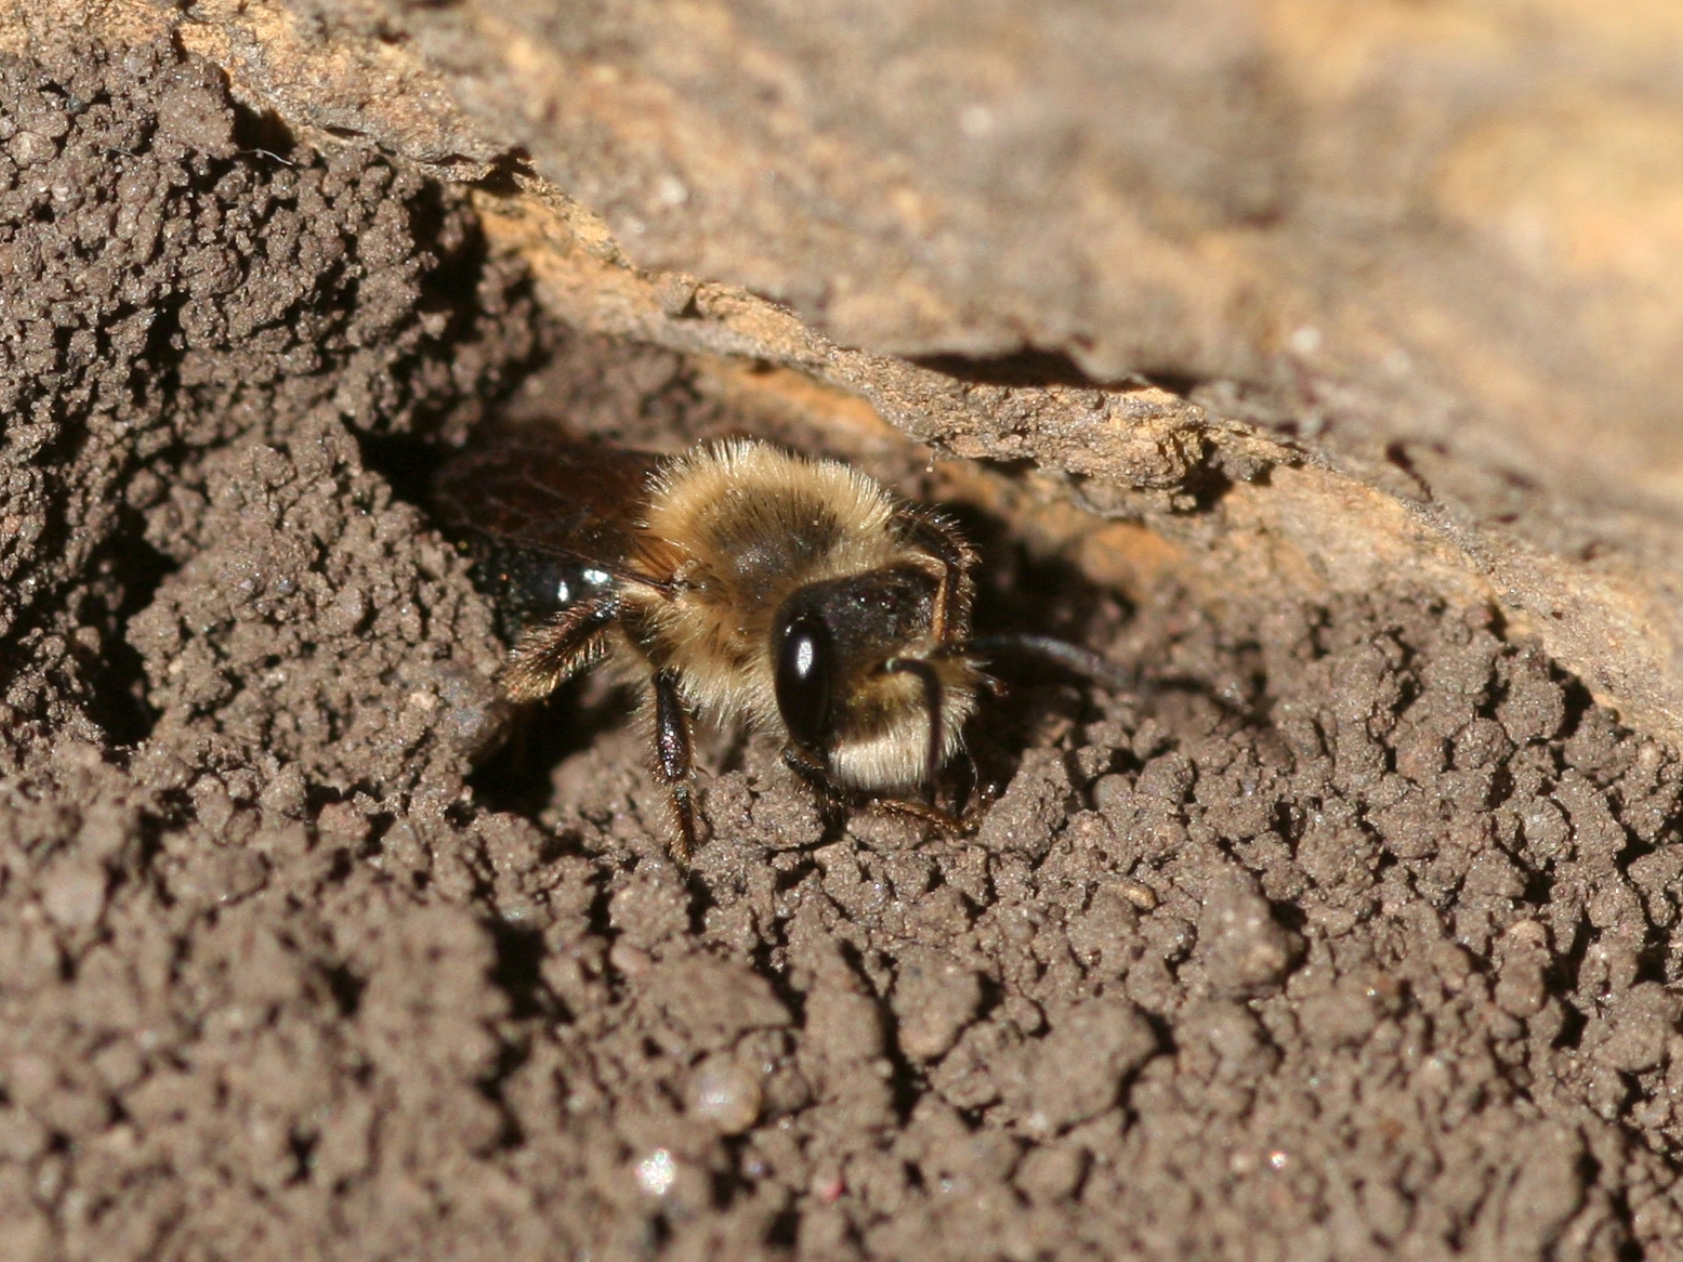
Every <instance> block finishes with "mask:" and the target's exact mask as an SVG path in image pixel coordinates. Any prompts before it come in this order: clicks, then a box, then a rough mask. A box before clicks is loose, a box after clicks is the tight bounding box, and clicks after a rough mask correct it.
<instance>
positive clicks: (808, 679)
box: [775, 616, 835, 750]
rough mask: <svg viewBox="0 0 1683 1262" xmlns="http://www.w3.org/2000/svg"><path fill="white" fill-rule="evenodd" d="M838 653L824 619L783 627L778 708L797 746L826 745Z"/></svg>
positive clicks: (802, 620) (816, 747)
mask: <svg viewBox="0 0 1683 1262" xmlns="http://www.w3.org/2000/svg"><path fill="white" fill-rule="evenodd" d="M834 683H835V653H834V650H833V648H832V646H831V641H830V631H829V628H828V627H826V626H825V625H824V623H823V620H822V619H819V618H816V617H811V616H806V617H800V618H796V619H794V620H793V621H791V622H790V623H789V624H788V625H787V626H785V627H784V628H783V633H782V635H781V637H780V638H779V644H778V650H777V678H776V683H775V687H776V690H777V709H778V711H779V712H780V713H781V714H782V715H783V723H784V726H786V727H787V728H788V729H789V735H790V736H791V737H792V738H793V739H794V741H795V743H796V744H797V745H800V746H802V747H803V748H806V749H809V750H821V749H823V748H824V745H825V742H826V738H827V737H828V736H829V734H830V709H831V702H832V696H833V687H834Z"/></svg>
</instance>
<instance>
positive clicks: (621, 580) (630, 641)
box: [433, 427, 990, 865]
mask: <svg viewBox="0 0 1683 1262" xmlns="http://www.w3.org/2000/svg"><path fill="white" fill-rule="evenodd" d="M433 498H434V506H435V510H436V513H437V515H438V517H439V519H440V523H441V525H442V526H443V527H444V528H445V530H446V531H447V532H450V533H453V534H455V535H456V536H457V537H458V538H460V539H462V540H464V541H465V544H466V546H467V547H468V548H469V550H470V552H471V553H472V554H473V556H474V558H475V576H476V579H477V581H478V582H479V583H480V585H481V587H482V588H483V589H485V590H486V591H487V593H488V594H489V595H490V596H491V597H492V599H493V601H494V602H495V603H496V605H497V608H498V610H499V615H500V617H501V618H502V621H503V630H504V634H505V637H506V638H507V639H508V640H509V641H510V643H511V645H512V649H511V653H510V656H509V660H508V662H507V665H506V667H505V670H504V674H503V678H502V688H503V691H504V692H505V693H506V694H507V696H508V697H509V699H510V700H512V701H516V702H528V701H535V700H537V699H540V698H542V697H545V696H547V695H548V694H549V693H551V692H552V691H554V690H555V689H556V688H557V687H558V686H560V684H562V683H563V682H564V681H565V680H567V679H569V678H571V677H572V676H574V675H576V674H578V673H579V672H581V671H583V670H585V669H587V668H589V667H591V666H593V665H595V664H597V663H598V662H600V661H602V660H604V659H607V660H608V661H610V662H611V663H612V664H613V665H614V666H615V667H616V668H617V669H618V670H619V671H620V672H621V673H622V674H623V675H625V676H628V677H629V678H631V679H632V680H634V681H637V682H639V683H640V684H641V686H643V687H644V688H646V689H647V692H646V694H645V695H646V696H647V698H648V700H647V703H646V713H647V715H648V716H649V721H650V724H651V726H652V728H653V739H654V770H655V774H656V775H657V777H658V778H659V780H660V782H661V784H662V785H663V786H664V787H665V789H666V791H667V795H668V798H669V800H670V803H671V812H672V817H673V822H674V824H675V829H674V831H675V834H676V835H675V837H674V840H673V852H674V858H675V859H676V860H677V861H678V863H679V864H680V865H685V864H687V863H688V861H689V857H690V855H691V853H692V852H693V850H694V849H695V844H696V823H695V805H694V789H693V784H692V781H693V768H692V753H691V747H692V743H691V723H692V718H694V717H699V718H701V719H704V720H706V721H709V722H713V723H733V722H737V721H740V720H744V719H745V720H747V722H748V723H749V724H750V725H751V726H753V727H754V728H757V729H759V730H762V731H769V732H772V733H774V734H775V735H776V736H777V737H778V738H779V739H780V740H781V741H782V742H783V759H784V761H785V762H786V763H787V764H788V765H789V767H790V768H792V769H793V770H794V771H796V772H797V773H799V774H800V775H801V776H802V777H804V778H805V779H806V780H808V781H810V782H812V783H813V784H814V785H815V786H818V787H819V788H821V789H825V790H830V791H833V792H848V791H854V792H858V793H863V794H867V795H874V796H881V797H884V798H888V799H891V800H892V799H893V798H894V797H895V796H896V795H904V794H907V793H910V792H913V791H915V790H916V789H917V788H918V787H919V786H920V785H924V784H927V783H931V782H933V781H934V779H935V777H936V776H937V774H938V773H939V772H940V770H941V769H942V768H943V767H944V766H945V765H946V764H947V762H948V761H949V760H950V759H952V758H953V757H954V755H955V754H957V753H958V752H959V751H960V750H961V749H962V748H963V745H964V726H965V723H966V721H967V720H968V719H969V718H970V717H971V715H972V713H973V712H974V711H975V709H976V706H977V700H978V695H979V693H980V692H981V691H982V690H983V689H984V688H985V687H987V686H988V685H989V683H990V680H989V677H988V676H987V675H986V674H985V673H984V672H983V670H982V668H981V663H980V661H979V660H978V657H977V655H976V650H975V646H974V643H973V641H972V639H971V634H970V622H971V602H972V599H973V596H974V593H975V581H974V578H973V571H974V568H975V566H976V562H977V554H976V552H975V551H974V550H973V549H972V548H971V546H970V545H969V544H968V543H967V542H966V541H965V539H964V538H963V536H962V535H961V534H960V532H959V531H958V529H957V527H956V526H954V525H953V524H952V523H951V522H950V521H949V520H947V518H945V517H943V516H941V515H940V514H939V513H937V512H934V511H932V510H930V509H928V508H926V507H924V506H921V505H917V504H913V503H910V502H907V501H904V500H902V499H900V498H898V497H896V496H895V495H893V494H891V493H890V492H889V491H888V490H887V489H886V488H884V487H883V486H882V485H880V484H879V483H877V482H875V481H873V480H872V479H870V478H868V477H866V476H865V475H864V474H862V473H859V472H858V471H856V470H854V469H852V468H849V467H848V466H847V465H844V464H840V463H838V462H836V461H832V460H818V459H809V458H806V457H803V456H798V455H793V454H791V453H789V452H786V451H783V450H781V449H779V448H777V447H774V446H771V445H769V444H767V443H763V442H756V441H750V440H740V439H739V440H730V441H724V442H716V443H710V444H706V445H703V446H700V447H697V448H695V449H693V450H691V451H688V452H686V453H683V454H680V455H673V456H659V455H654V454H651V453H648V452H641V451H631V450H626V449H623V448H618V447H614V446H610V445H607V444H600V443H592V442H585V441H579V440H576V439H571V438H568V437H566V436H564V435H560V434H559V433H558V432H557V431H554V430H547V429H546V430H541V431H540V430H536V429H530V428H528V429H524V430H523V429H518V428H514V427H509V428H505V429H502V430H500V431H496V432H494V435H493V437H492V438H491V440H490V441H482V442H477V443H476V444H474V445H472V446H470V447H469V448H468V449H466V450H465V451H463V452H462V453H460V454H458V455H456V456H454V457H452V458H451V459H450V460H449V461H448V462H447V463H446V464H445V465H444V466H443V467H442V468H441V469H440V470H439V472H438V475H437V476H436V478H435V481H434V497H433Z"/></svg>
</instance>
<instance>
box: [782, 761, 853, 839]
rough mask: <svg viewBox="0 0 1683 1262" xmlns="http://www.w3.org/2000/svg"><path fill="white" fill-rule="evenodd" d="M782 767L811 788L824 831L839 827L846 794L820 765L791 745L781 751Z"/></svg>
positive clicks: (845, 805) (845, 806) (845, 804)
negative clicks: (822, 821)
mask: <svg viewBox="0 0 1683 1262" xmlns="http://www.w3.org/2000/svg"><path fill="white" fill-rule="evenodd" d="M783 765H784V766H785V767H787V768H789V770H790V771H792V772H794V773H795V774H796V775H797V776H799V777H800V778H801V779H802V780H805V781H806V782H807V784H808V785H809V786H811V788H812V792H813V794H814V796H816V797H817V799H818V810H819V813H820V814H821V815H822V816H823V818H824V827H825V829H826V831H828V830H829V829H831V828H836V827H839V826H840V824H841V816H842V812H843V811H844V810H845V809H846V808H847V797H846V794H844V793H843V791H842V790H841V789H840V788H839V787H838V786H837V784H836V782H835V781H834V780H832V779H830V773H829V772H827V771H825V770H824V768H823V766H822V764H820V763H816V762H814V761H813V760H812V759H810V758H808V757H807V756H806V755H805V754H803V753H802V752H801V751H800V750H798V749H796V748H795V747H794V746H793V745H791V746H789V747H788V748H787V749H785V750H784V751H783Z"/></svg>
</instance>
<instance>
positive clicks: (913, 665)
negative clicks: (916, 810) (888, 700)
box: [883, 657, 946, 784]
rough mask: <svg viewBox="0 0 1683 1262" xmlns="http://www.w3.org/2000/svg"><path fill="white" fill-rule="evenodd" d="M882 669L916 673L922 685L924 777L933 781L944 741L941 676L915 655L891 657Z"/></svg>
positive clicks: (937, 770)
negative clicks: (925, 738)
mask: <svg viewBox="0 0 1683 1262" xmlns="http://www.w3.org/2000/svg"><path fill="white" fill-rule="evenodd" d="M883 669H884V670H886V671H887V672H888V673H889V674H890V675H916V676H917V677H918V682H919V683H921V684H922V685H923V703H924V705H925V706H926V707H927V708H928V710H929V750H928V753H927V754H926V755H925V767H924V772H925V774H924V779H925V780H926V781H927V782H929V783H931V784H932V783H934V780H935V775H936V773H937V772H939V771H940V770H941V754H942V753H943V752H944V749H945V745H946V742H945V741H944V740H943V736H944V733H943V731H942V728H941V676H940V675H939V674H938V673H937V672H936V670H935V668H934V667H933V666H931V665H930V664H929V663H928V662H926V661H923V660H921V659H919V658H915V657H910V658H907V657H893V658H890V659H889V660H888V661H887V662H886V663H885V664H884V665H883Z"/></svg>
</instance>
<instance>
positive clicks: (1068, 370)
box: [911, 348, 1121, 390]
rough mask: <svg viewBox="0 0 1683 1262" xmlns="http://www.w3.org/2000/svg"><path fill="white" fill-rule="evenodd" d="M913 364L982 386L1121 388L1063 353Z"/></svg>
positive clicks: (939, 358)
mask: <svg viewBox="0 0 1683 1262" xmlns="http://www.w3.org/2000/svg"><path fill="white" fill-rule="evenodd" d="M911 362H912V363H914V364H916V365H917V366H918V367H919V368H927V369H929V370H930V371H931V372H938V373H940V374H941V375H942V376H944V377H952V378H954V379H955V380H958V381H968V382H971V383H973V384H975V385H979V386H1076V387H1079V388H1082V389H1088V390H1103V389H1118V388H1121V387H1118V386H1114V385H1107V384H1106V383H1105V382H1102V381H1095V380H1093V378H1091V377H1089V376H1088V375H1087V374H1086V373H1085V372H1083V371H1082V370H1081V366H1080V365H1079V364H1077V363H1076V362H1075V361H1074V360H1073V359H1071V358H1070V357H1069V356H1068V355H1067V354H1065V353H1064V352H1063V351H1049V350H1037V349H1034V348H1028V349H1025V350H1020V351H1014V352H1012V353H1011V354H1008V355H923V356H915V357H913V358H912V361H911Z"/></svg>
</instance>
